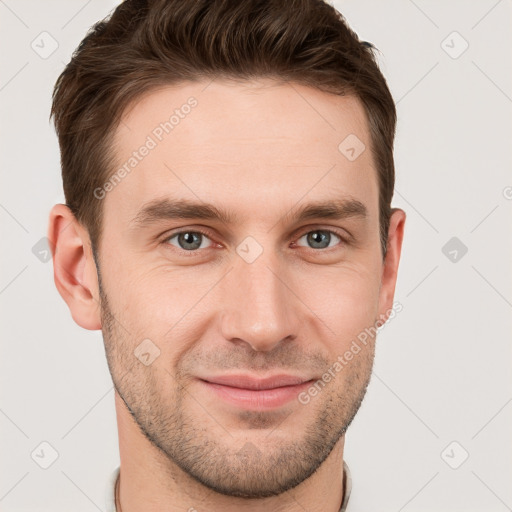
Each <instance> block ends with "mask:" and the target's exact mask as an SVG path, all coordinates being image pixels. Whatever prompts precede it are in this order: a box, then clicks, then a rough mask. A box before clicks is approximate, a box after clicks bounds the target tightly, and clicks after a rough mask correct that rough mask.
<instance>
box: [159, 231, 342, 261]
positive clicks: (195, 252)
mask: <svg viewBox="0 0 512 512" xmlns="http://www.w3.org/2000/svg"><path fill="white" fill-rule="evenodd" d="M315 231H324V232H326V233H330V234H332V235H335V236H337V237H338V238H339V239H340V242H339V244H337V245H348V244H349V241H348V239H347V238H346V236H344V235H342V234H341V233H340V232H338V231H335V230H333V229H323V228H316V229H310V230H308V231H304V232H301V234H300V235H299V236H298V237H297V240H299V239H301V238H302V237H303V236H304V235H307V234H309V233H314V232H315ZM182 233H199V234H201V235H203V236H205V237H206V238H208V239H209V240H210V241H211V242H213V239H212V237H211V236H210V233H208V232H207V231H206V230H203V229H201V228H193V229H183V230H181V231H176V232H175V233H172V234H170V235H166V236H165V238H164V239H163V240H162V242H161V243H162V244H163V245H164V246H169V245H171V244H169V240H170V239H171V238H174V237H175V236H178V235H180V234H182ZM172 247H173V249H174V250H177V251H179V252H182V253H185V256H196V255H197V254H198V253H199V252H200V251H203V250H205V249H195V250H191V251H187V250H185V249H181V248H179V247H176V246H172ZM298 247H303V246H298ZM335 247H336V246H335ZM335 247H327V248H324V249H315V248H313V247H303V248H304V249H310V250H311V251H314V252H317V253H318V252H327V251H329V249H334V248H335ZM206 249H209V247H208V248H206Z"/></svg>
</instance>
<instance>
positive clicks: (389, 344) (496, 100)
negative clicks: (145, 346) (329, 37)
mask: <svg viewBox="0 0 512 512" xmlns="http://www.w3.org/2000/svg"><path fill="white" fill-rule="evenodd" d="M116 4H117V2H114V1H105V0H102V1H100V0H89V1H85V0H68V1H63V0H58V1H57V0H52V1H45V2H41V1H37V0H31V1H28V0H18V1H15V0H0V45H1V57H0V58H1V60H0V73H1V74H0V109H1V125H0V129H1V136H0V145H1V146H0V150H1V151H0V154H1V162H0V172H1V189H0V227H1V240H2V260H1V265H0V314H1V319H2V352H1V357H0V392H1V394H0V431H1V436H0V460H1V468H0V470H1V473H0V510H1V511H9V512H11V511H13V512H14V511H69V510H73V511H75V512H81V511H83V512H93V511H95V510H104V488H105V482H106V480H107V478H108V476H109V475H110V473H111V471H112V470H113V469H114V468H115V467H116V466H117V465H118V463H119V451H118V446H117V429H116V423H115V414H114V392H113V387H112V382H111V379H110V375H109V373H108V369H107V365H106V361H105V356H104V349H103V343H102V338H101V333H100V332H99V331H98V332H90V331H85V330H83V329H81V328H80V327H78V326H77V325H76V324H75V323H74V322H73V320H72V318H71V316H70V313H69V310H68V309H67V306H66V305H65V303H64V301H63V300H62V299H61V297H60V295H59V294H58V293H57V290H56V288H55V286H54V283H53V269H52V263H51V262H46V263H44V262H42V261H40V258H43V259H44V252H41V251H38V250H37V249H36V250H35V252H36V253H38V256H36V254H34V252H33V247H34V246H36V248H38V247H39V246H37V245H36V244H38V242H39V241H40V240H41V238H43V237H45V236H46V229H47V221H48V213H49V210H50V208H51V206H52V205H53V204H54V203H56V202H63V201H64V197H63V194H62V191H61V179H60V167H59V150H58V145H57V139H56V136H55V132H54V130H53V127H52V126H51V125H50V124H49V122H48V115H49V110H50V100H51V91H52V87H53V84H54V82H55V80H56V78H57V76H58V74H59V73H60V72H61V70H62V69H63V67H64V64H65V63H67V62H68V60H69V58H70V55H71V53H72V51H73V49H74V48H75V47H76V46H77V45H78V43H79V42H80V40H81V39H82V38H83V36H84V35H85V33H86V31H87V29H88V28H89V27H90V26H91V25H92V24H93V23H94V22H95V21H97V20H99V19H100V18H102V17H104V16H105V15H106V14H107V13H108V12H109V11H110V9H111V8H113V7H114V6H115V5H116ZM334 5H335V6H336V7H337V8H338V9H339V10H340V11H341V12H342V13H343V14H344V15H345V16H346V18H347V19H348V21H349V24H350V25H351V26H352V27H353V28H354V29H355V31H356V32H357V33H358V34H359V36H360V37H361V38H362V39H365V40H367V41H371V42H373V43H374V44H375V45H376V46H377V47H378V48H379V49H380V51H381V65H382V69H383V72H384V74H385V76H386V77H387V79H388V81H389V85H390V88H391V91H392V93H393V95H394V97H395V100H396V101H397V104H398V106H397V108H398V116H399V123H398V133H397V142H396V168H397V185H396V193H395V199H394V202H393V204H394V206H398V207H401V208H404V209H405V210H406V212H407V214H408V218H407V223H406V237H405V242H404V248H403V253H402V262H401V269H400V272H399V279H398V285H397V291H396V300H399V301H400V302H401V303H402V304H403V311H402V312H401V313H399V314H398V315H397V316H396V318H394V319H393V320H392V321H391V322H389V324H387V325H386V326H385V327H384V328H383V330H382V332H381V333H380V335H379V339H378V343H377V355H376V363H375V371H374V375H373V376H372V381H371V384H370V387H369V390H368V394H367V396H366V399H365V401H364V403H363V405H362V407H361V409H360V411H359V413H358V415H357V417H356V419H355V420H354V422H353V424H352V426H351V427H350V429H349V431H348V433H347V435H346V443H345V459H346V461H347V462H348V464H349V466H350V468H351V470H352V476H353V485H354V489H353V503H354V506H355V505H356V504H358V505H359V506H360V509H361V510H366V511H377V510H378V511H379V512H387V511H390V512H400V511H402V510H403V511H405V512H412V511H432V510H436V511H462V510H464V511H465V512H471V511H482V510H485V511H487V512H490V511H496V512H501V511H505V510H512V485H511V482H512V450H511V448H512V437H511V432H512V430H511V426H512V403H511V402H512V383H511V378H510V376H511V372H510V370H511V366H512V365H511V361H512V359H511V356H512V354H511V343H510V333H511V323H512V322H511V319H512V316H511V308H512V287H511V282H512V281H511V261H512V259H511V256H512V243H511V241H512V237H511V236H510V233H511V231H510V229H511V222H510V214H511V209H512V173H511V168H512V166H511V160H512V155H511V151H510V147H511V142H512V139H511V136H512V116H511V111H512V71H511V63H512V58H511V57H512V55H511V53H512V36H511V32H512V31H511V13H512V3H511V1H510V0H500V1H496V0H479V1H472V2H468V1H463V0H458V1H450V2H446V1H440V0H439V1H425V0H415V1H414V2H413V1H407V0H400V1H398V0H390V1H386V2H381V1H377V0H374V1H369V0H365V1H362V0H357V1H355V0H346V1H338V2H335V3H334ZM42 32H47V33H48V34H50V36H48V35H45V34H43V35H41V33H42ZM453 32H457V34H454V33H453ZM52 39H54V40H55V41H56V42H57V44H58V48H57V49H56V50H55V51H54V52H53V53H52V54H51V55H46V54H44V53H45V52H47V53H48V52H50V51H51V50H52V44H55V43H53V42H52ZM443 41H444V42H443ZM466 44H468V45H469V46H468V48H467V49H466V50H465V51H464V52H463V53H461V51H462V50H464V48H465V46H466ZM34 48H37V51H36V50H35V49H34ZM38 52H39V53H38ZM41 53H43V57H45V58H42V56H41V55H40V54H41ZM459 54H460V55H459ZM455 57H456V58H455ZM452 237H457V239H458V240H459V241H458V242H457V241H455V244H456V245H453V246H452V245H448V246H447V248H446V249H445V250H444V252H443V247H444V246H445V244H446V243H447V242H448V241H449V240H450V239H451V238H452ZM39 243H40V242H39ZM452 243H454V242H453V241H452ZM457 244H458V246H457ZM461 244H464V245H465V246H466V247H467V253H466V254H465V255H462V252H461V247H462V246H461ZM454 250H455V251H457V252H453V251H454ZM445 253H446V254H447V255H445ZM455 257H456V261H452V259H453V258H455ZM453 441H455V442H456V443H455V444H451V443H452V442H453ZM42 442H47V443H49V444H50V445H51V446H52V447H53V449H55V450H56V451H57V452H58V458H57V460H56V461H55V462H54V463H53V464H52V465H51V466H50V467H49V468H48V469H42V468H41V467H40V466H39V465H38V464H37V463H36V462H35V460H38V461H39V462H40V463H41V461H43V459H44V458H45V457H46V458H47V462H48V461H49V459H48V457H50V456H51V450H50V449H49V448H48V447H47V446H46V445H43V446H42V447H41V446H40V443H42ZM447 447H448V449H446V448H447ZM445 449H446V450H445ZM34 450H35V453H38V454H39V455H41V454H42V453H44V454H45V455H44V456H42V455H41V457H39V459H38V458H37V457H36V456H34V458H32V456H31V454H32V453H33V452H34ZM466 452H467V454H468V455H469V456H468V458H467V460H465V461H464V462H463V463H462V464H461V465H460V466H459V467H458V468H457V469H453V468H452V467H450V465H451V466H458V465H459V464H460V463H461V461H462V460H463V458H464V456H465V453H466ZM43 463H44V461H43ZM357 510H359V508H358V509H357Z"/></svg>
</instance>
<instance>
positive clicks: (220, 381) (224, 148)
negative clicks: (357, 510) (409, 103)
mask: <svg viewBox="0 0 512 512" xmlns="http://www.w3.org/2000/svg"><path fill="white" fill-rule="evenodd" d="M190 98H193V99H190ZM185 105H189V107H185ZM173 113H175V117H174V118H173V119H171V122H170V123H169V124H168V125H165V122H166V121H169V118H170V116H171V115H172V114H173ZM161 123H163V124H161ZM349 135H351V136H352V137H353V136H356V137H357V139H359V142H357V144H356V143H354V141H357V139H354V138H352V139H348V140H351V141H352V143H353V144H352V145H354V144H356V146H355V151H356V154H357V153H359V151H360V150H361V148H362V147H363V146H362V145H360V143H362V144H364V145H365V147H366V149H365V150H364V151H363V152H362V153H361V154H360V155H359V156H358V157H357V158H355V159H354V158H353V156H354V155H353V152H350V150H349V153H348V155H349V156H350V157H351V158H348V157H347V152H346V151H345V152H343V151H340V149H339V148H338V146H339V145H340V143H341V142H342V141H343V140H344V139H345V138H346V137H347V136H349ZM142 146H145V147H146V148H148V149H147V150H142V149H141V147H142ZM345 149H346V148H345ZM134 151H135V152H136V155H135V156H134ZM115 155H116V159H117V162H118V168H122V167H123V166H124V165H125V164H127V165H126V166H125V170H127V169H129V171H127V172H125V173H123V172H121V173H118V176H119V177H121V179H120V180H118V181H117V182H112V183H111V184H110V185H107V186H106V187H105V190H108V192H107V193H106V194H105V196H104V198H103V208H104V211H103V219H104V221H103V222H104V227H103V234H102V239H101V247H100V251H99V254H98V264H99V269H100V272H101V274H100V277H101V282H100V284H101V288H100V290H101V315H102V330H103V335H104V340H105V346H106V353H107V358H108V364H109V368H110V371H111V374H112V378H113V381H114V385H115V388H116V390H117V392H118V394H119V396H120V397H121V398H122V400H123V401H124V404H125V405H126V408H127V410H128V411H129V412H130V414H131V415H132V417H133V419H134V420H135V422H136V423H137V424H138V426H139V427H140V430H141V431H142V432H143V434H144V435H145V436H146V437H147V439H149V440H150V441H151V442H152V443H153V444H154V445H155V446H156V447H158V449H159V450H160V452H161V453H162V455H163V456H164V457H165V458H166V460H168V461H169V462H170V463H172V464H176V465H177V466H179V467H180V468H181V469H182V470H183V471H185V472H186V473H187V474H188V475H190V476H191V477H193V478H194V479H195V480H196V481H198V482H200V483H202V484H204V485H205V486H207V487H208V488H210V489H213V490H215V491H217V492H220V493H223V494H226V495H231V496H242V497H253V498H254V497H264V496H271V495H276V494H279V493H282V492H284V491H285V490H287V489H290V488H292V487H294V486H296V485H297V484H299V483H300V482H302V481H303V480H305V479H306V478H307V477H309V476H310V475H312V473H313V472H314V471H315V470H316V469H317V468H318V467H319V466H320V465H321V464H322V463H323V462H324V461H325V460H326V458H327V457H328V456H329V454H330V453H331V451H332V450H333V448H335V447H336V445H337V443H340V439H342V436H343V434H344V432H345V430H346V428H347V426H348V425H349V424H350V422H351V421H352V419H353V417H354V415H355V414H356V412H357V410H358V408H359V406H360V404H361V401H362V399H363V396H364V394H365V391H366V388H367V385H368V382H369V378H370V373H371V369H372V363H373V356H374V340H373V339H369V340H368V342H367V343H366V344H364V345H363V344H360V351H359V352H358V353H357V354H356V355H354V356H353V358H352V359H351V360H350V361H349V362H345V363H343V365H342V369H341V370H337V368H338V366H336V365H335V363H336V361H341V359H340V358H343V355H344V354H345V353H346V352H347V350H349V348H350V346H351V344H352V343H353V341H354V340H357V337H358V335H359V334H360V333H361V332H363V331H364V330H365V328H368V327H372V326H374V325H375V322H376V320H378V319H379V318H380V315H383V314H384V313H385V312H386V310H389V308H390V306H391V304H390V302H389V295H387V296H386V298H383V294H382V292H381V284H382V275H383V259H382V253H381V249H380V242H379V219H378V185H377V173H376V169H375V167H374V164H373V159H372V154H371V148H370V138H369V131H368V126H367V121H366V118H365V114H364V110H363V108H362V106H361V104H360V103H359V101H358V100H357V99H355V98H353V97H339V96H334V95H330V94H326V93H323V92H320V91H317V90H314V89H311V88H308V87H304V86H299V85H296V84H294V85H293V86H292V85H290V84H280V85H279V84H275V83H272V82H270V81H263V80H261V81H257V82H244V83H233V82H228V81H221V80H215V81H214V82H212V83H210V84H208V83H207V82H197V83H187V84H181V85H180V86H179V87H168V88H164V89H161V90H159V91H156V92H152V93H150V94H147V95H146V96H144V97H143V99H141V100H140V101H139V102H137V103H136V104H135V106H134V107H133V108H131V109H129V110H128V111H127V112H126V113H125V115H124V117H123V122H122V123H121V124H120V127H119V129H118V130H117V132H116V144H115ZM130 158H135V160H130ZM99 194H101V193H99ZM329 369H330V370H331V371H330V375H331V378H330V379H328V380H327V378H326V377H325V376H324V375H325V374H326V372H328V371H329ZM319 381H321V384H320V385H319ZM315 383H317V384H316V386H315ZM313 388H315V389H316V392H315V391H311V390H312V389H313Z"/></svg>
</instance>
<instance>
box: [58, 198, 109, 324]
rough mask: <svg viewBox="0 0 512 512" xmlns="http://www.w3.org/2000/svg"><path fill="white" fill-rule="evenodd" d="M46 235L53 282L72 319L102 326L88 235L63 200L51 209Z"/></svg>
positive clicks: (96, 276) (94, 267)
mask: <svg viewBox="0 0 512 512" xmlns="http://www.w3.org/2000/svg"><path fill="white" fill-rule="evenodd" d="M48 239H49V240H50V244H49V245H50V247H51V248H52V258H53V276H54V281H55V286H56V287H57V290H58V291H59V293H60V295H61V296H62V298H63V299H64V300H65V301H66V304H67V305H68V307H69V310H70V312H71V316H72V317H73V320H74V321H75V322H76V323H77V324H78V325H80V326H81V327H83V328H84V329H90V330H98V329H101V315H100V311H101V310H100V298H99V286H98V275H97V269H96V264H95V262H94V259H93V256H92V249H91V244H90V240H89V235H88V233H87V230H86V229H84V228H83V227H82V226H81V225H80V224H79V222H78V221H77V220H76V218H75V216H74V215H73V213H72V212H71V210H70V209H69V207H68V206H66V205H65V204H56V205H55V206H54V207H53V208H52V209H51V211H50V219H49V223H48Z"/></svg>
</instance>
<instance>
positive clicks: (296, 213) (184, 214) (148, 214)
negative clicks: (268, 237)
mask: <svg viewBox="0 0 512 512" xmlns="http://www.w3.org/2000/svg"><path fill="white" fill-rule="evenodd" d="M367 216H368V210H367V208H366V206H365V205H364V204H363V203H362V202H361V201H358V200H357V199H352V198H347V199H334V200H325V201H317V202H312V203H308V204H306V205H303V206H301V207H300V208H292V209H290V210H289V211H288V212H287V213H286V214H285V215H284V216H283V217H282V218H281V219H280V220H279V222H280V223H283V222H290V221H295V222H301V221H304V220H311V219H333V220H341V219H345V218H349V217H360V218H366V217H367ZM173 219H190V220H194V219H204V220H218V221H220V222H222V223H224V224H234V223H236V222H237V220H239V219H240V218H239V216H238V215H236V214H235V213H234V212H229V211H228V210H225V209H223V208H219V207H217V206H214V205H213V204H208V203H203V202H196V201H191V200H187V199H179V200H174V201H173V200H171V199H167V198H164V199H155V200H153V201H150V202H149V203H146V204H145V205H144V206H143V207H142V208H141V209H140V210H139V212H138V213H137V214H136V216H135V217H134V218H133V220H132V221H131V224H132V225H133V226H134V227H136V228H142V227H146V226H148V225H151V224H154V223H157V222H160V221H165V220H173Z"/></svg>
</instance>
